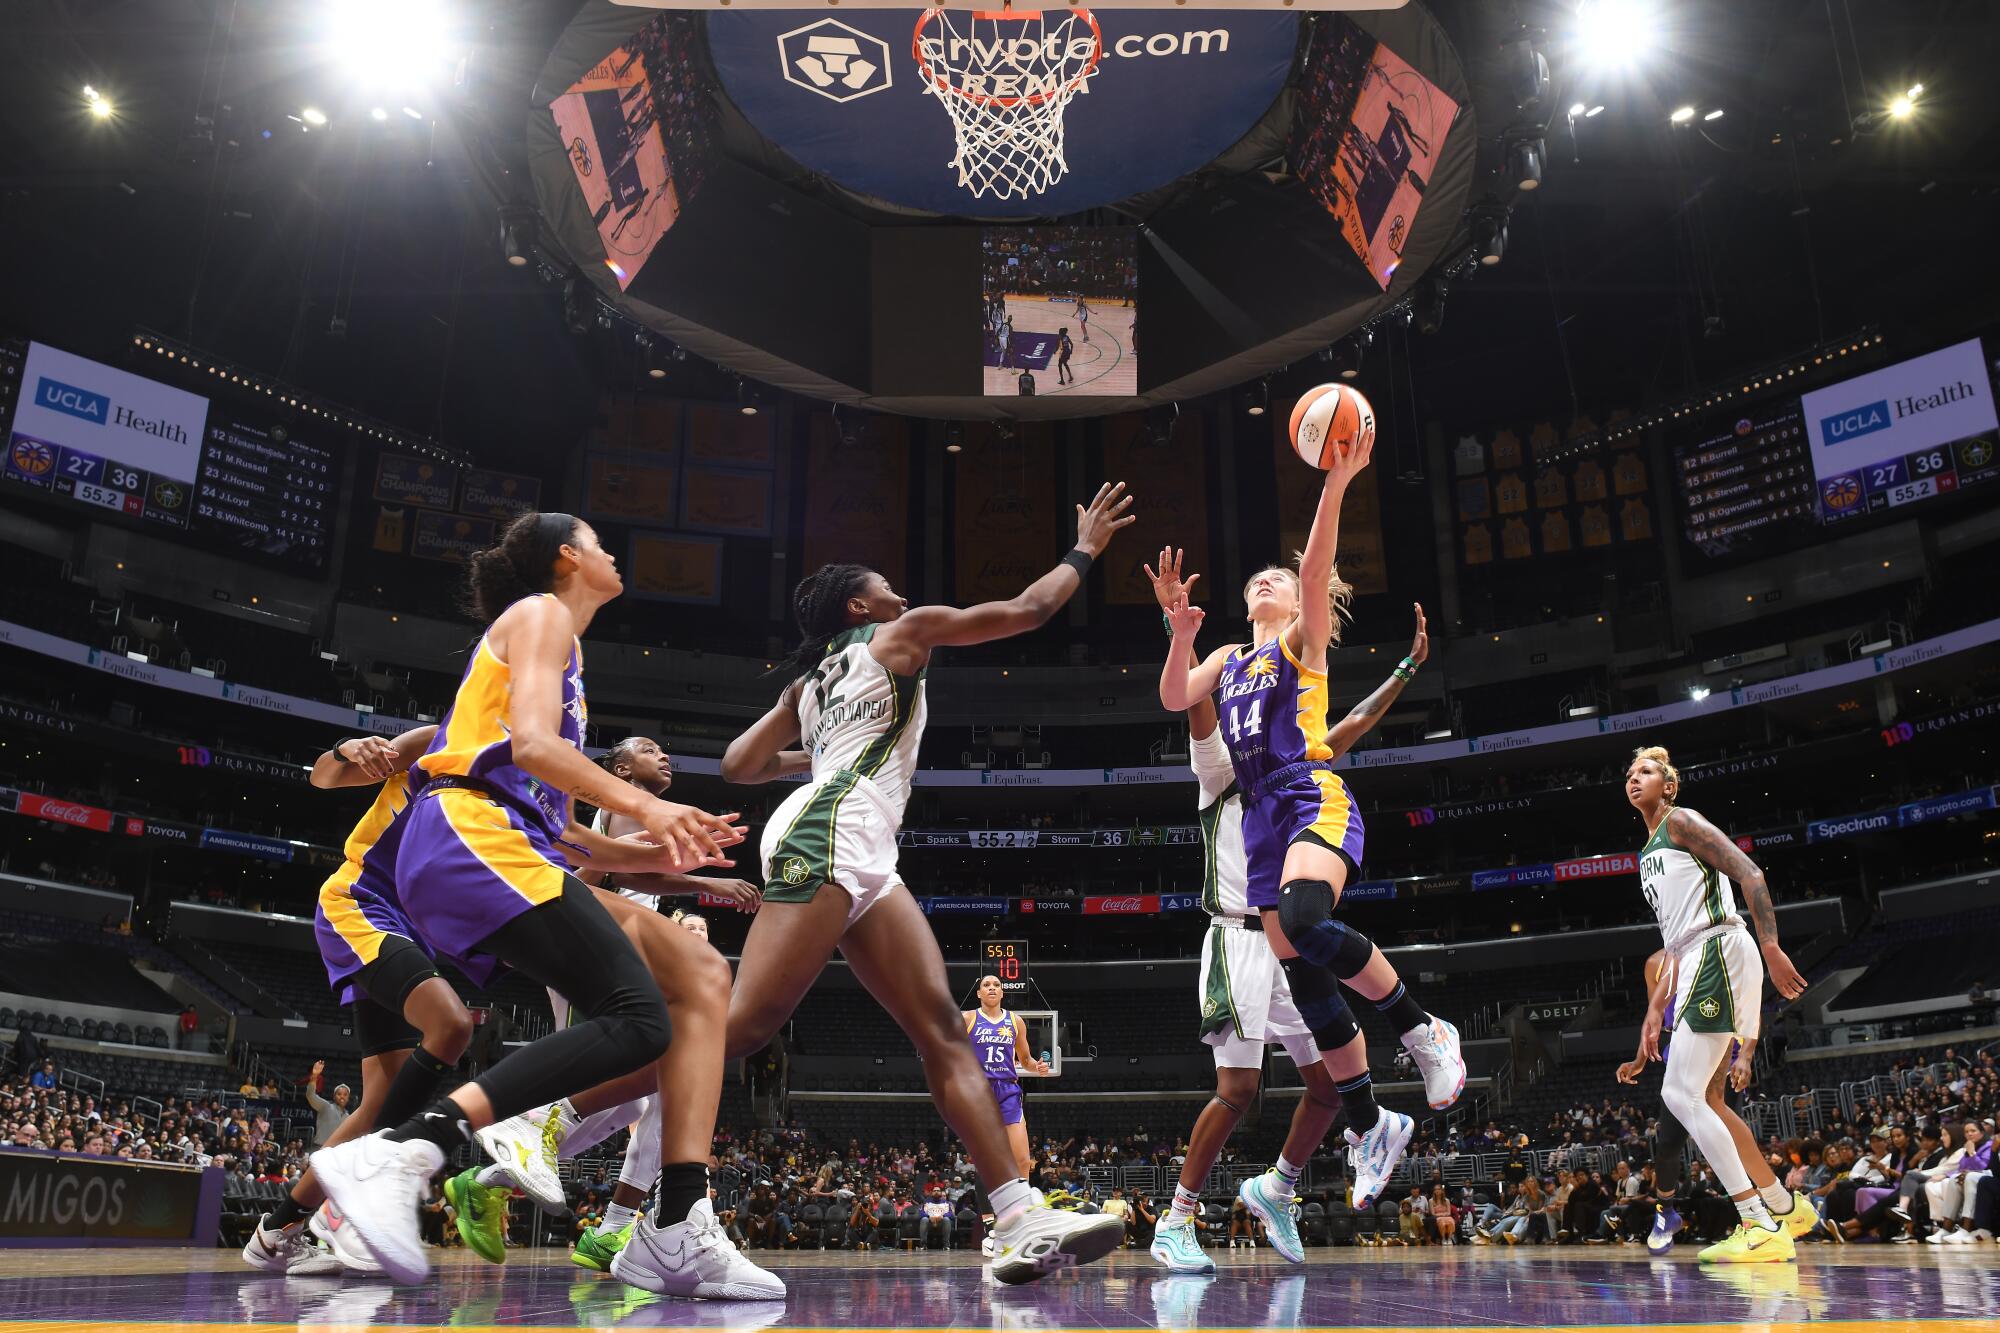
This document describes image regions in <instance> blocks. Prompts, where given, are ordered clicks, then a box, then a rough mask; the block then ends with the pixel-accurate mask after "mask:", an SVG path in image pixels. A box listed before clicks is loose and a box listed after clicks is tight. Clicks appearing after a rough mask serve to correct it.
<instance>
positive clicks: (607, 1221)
mask: <svg viewBox="0 0 2000 1333" xmlns="http://www.w3.org/2000/svg"><path fill="white" fill-rule="evenodd" d="M689 1207H693V1205H692V1204H690V1205H689ZM638 1215H639V1210H638V1209H636V1208H627V1207H626V1206H625V1205H624V1204H622V1203H614V1204H612V1205H611V1206H610V1207H608V1208H606V1209H605V1210H604V1220H603V1221H602V1222H599V1223H598V1224H597V1234H598V1235H600V1236H610V1235H615V1234H617V1233H618V1232H620V1231H623V1230H624V1229H625V1224H626V1223H628V1222H630V1221H631V1220H632V1219H633V1218H635V1217H637V1216H638ZM681 1216H682V1217H686V1216H687V1213H686V1212H685V1211H683V1212H682V1213H681Z"/></svg>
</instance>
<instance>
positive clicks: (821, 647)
mask: <svg viewBox="0 0 2000 1333" xmlns="http://www.w3.org/2000/svg"><path fill="white" fill-rule="evenodd" d="M874 572H875V571H874V570H872V569H870V568H868V566H866V565H821V566H820V567H819V568H818V569H816V570H814V571H813V572H812V573H810V574H808V575H806V576H805V577H804V578H803V579H800V580H799V586H798V587H796V588H794V589H792V615H793V616H794V617H795V618H796V619H797V620H798V622H799V633H800V634H801V635H802V636H803V637H802V638H801V639H800V641H799V646H798V647H796V648H794V649H792V651H791V652H790V653H788V654H786V656H785V659H784V660H783V661H781V662H779V663H778V665H777V666H776V667H775V668H773V669H772V674H773V675H782V676H783V677H784V678H785V680H786V681H787V682H788V683H789V682H791V681H794V680H797V679H798V678H799V677H800V676H803V675H804V674H805V673H806V672H808V671H810V670H812V669H813V668H814V667H816V666H818V665H819V662H820V659H821V658H822V657H824V656H826V644H827V640H829V639H831V638H833V637H834V636H835V635H837V634H839V633H840V632H841V631H842V630H844V629H846V628H847V603H848V599H849V598H852V597H854V596H855V595H857V594H858V593H859V592H860V591H861V587H862V585H863V584H864V583H866V582H867V581H868V576H869V575H870V574H873V573H874Z"/></svg>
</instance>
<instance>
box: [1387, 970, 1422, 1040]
mask: <svg viewBox="0 0 2000 1333" xmlns="http://www.w3.org/2000/svg"><path fill="white" fill-rule="evenodd" d="M1375 1012H1376V1013H1378V1014H1382V1015H1384V1016H1386V1017H1387V1018H1388V1020H1389V1021H1390V1022H1391V1023H1392V1024H1394V1025H1395V1028H1396V1031H1397V1032H1398V1033H1401V1034H1402V1035H1404V1036H1408V1035H1409V1033H1410V1031H1411V1030H1412V1029H1414V1028H1421V1027H1429V1026H1430V1021H1431V1016H1430V1015H1429V1014H1427V1013H1425V1012H1424V1007H1423V1006H1422V1005H1420V1004H1418V1003H1417V1002H1416V1001H1415V1000H1413V999H1411V998H1410V992H1409V991H1408V990H1406V989H1404V987H1403V983H1402V982H1400V981H1398V982H1397V983H1396V989H1394V990H1392V991H1390V992H1389V993H1388V994H1387V995H1384V996H1383V997H1382V998H1381V999H1379V1000H1377V1001H1375Z"/></svg>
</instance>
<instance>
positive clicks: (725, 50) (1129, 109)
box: [526, 0, 1478, 418]
mask: <svg viewBox="0 0 2000 1333" xmlns="http://www.w3.org/2000/svg"><path fill="white" fill-rule="evenodd" d="M527 100H528V109H527V122H526V138H527V143H528V148H529V161H530V165H531V172H532V177H533V191H534V203H535V207H536V210H537V212H538V213H539V215H540V221H541V224H542V225H541V228H540V231H541V236H540V247H541V252H542V257H543V259H544V260H545V261H546V262H548V263H549V264H550V265H552V266H555V267H559V268H564V269H567V270H569V271H570V274H571V279H572V281H573V282H574V283H576V284H577V285H576V286H575V287H574V288H573V290H574V291H575V292H577V293H579V294H581V295H582V296H584V297H586V298H595V299H598V300H601V301H603V302H604V303H606V304H608V305H611V306H615V307H616V308H617V309H618V310H619V311H620V312H621V313H622V314H624V315H625V316H627V317H628V318H630V319H632V320H635V321H636V322H638V323H639V324H640V325H642V326H644V327H646V328H648V329H651V330H653V331H656V332H657V333H660V334H662V335H664V336H666V337H668V338H671V339H673V340H674V341H675V342H677V343H678V344H680V345H681V346H684V347H685V348H687V349H688V350H689V351H691V352H693V353H695V354H697V355H700V356H703V357H707V358H710V359H712V360H715V361H717V362H719V363H720V364H722V365H724V366H726V367H728V368H730V369H732V370H735V371H737V372H739V373H741V374H743V375H745V376H746V377H749V378H751V379H754V380H758V381H762V382H765V383H769V384H772V385H776V386H778V387H780V388H784V389H789V390H792V391H796V392H800V393H805V394H809V395H811V396H813V397H816V398H821V399H825V400H829V401H833V402H839V403H850V404H859V405H865V406H867V407H870V408H875V409H880V410H888V411H897V412H907V413H916V414H928V415H935V416H955V417H989V418H991V417H1023V418H1029V417H1042V418H1046V417H1063V416H1086V415H1098V414H1102V413H1105V412H1110V411H1116V410H1120V409H1127V408H1132V407H1138V406H1146V405H1151V404H1162V403H1168V402H1173V401H1178V400H1180V399H1183V398H1187V397H1190V396H1193V395H1196V394H1200V393H1203V392H1208V391H1212V390H1215V389H1218V388H1222V387H1226V386H1228V385H1230V384H1234V383H1238V382H1240V381H1242V380H1244V379H1246V378H1249V377H1251V376H1253V375H1257V374H1260V373H1265V372H1268V371H1271V370H1274V369H1276V368H1278V367H1280V366H1283V365H1286V364H1289V363H1290V362H1292V361H1293V360H1297V359H1301V358H1303V357H1304V356H1305V355H1307V354H1309V353H1312V352H1316V351H1318V350H1319V349H1321V348H1323V347H1325V346H1327V345H1328V344H1329V343H1330V342H1332V341H1334V340H1335V339H1336V338H1338V337H1340V336H1341V335H1343V334H1345V333H1348V332H1350V331H1352V330H1353V329H1355V328H1357V327H1359V326H1361V325H1363V324H1366V323H1368V322H1369V321H1371V320H1373V319H1376V318H1379V317H1381V316H1382V315H1383V314H1384V313H1386V312H1388V311H1390V310H1392V309H1394V308H1396V307H1397V306H1398V305H1399V304H1404V303H1406V302H1407V300H1408V299H1409V295H1410V292H1411V289H1412V288H1413V287H1414V286H1415V285H1416V284H1417V283H1418V282H1419V281H1420V280H1421V279H1422V278H1423V277H1424V276H1425V275H1426V274H1428V273H1430V272H1431V271H1433V270H1434V269H1435V268H1437V267H1439V266H1440V265H1441V264H1442V265H1445V266H1451V265H1453V264H1454V262H1455V257H1456V258H1462V255H1461V253H1460V252H1461V251H1464V250H1465V249H1466V246H1465V237H1464V231H1463V227H1464V214H1465V206H1466V201H1467V196H1468V194H1469V192H1470V190H1471V186H1472V180H1473V177H1474V175H1475V160H1476V157H1477V153H1478V132H1477V128H1476V125H1475V116H1474V114H1473V101H1474V98H1473V93H1472V89H1471V88H1470V87H1469V84H1468V79H1467V76H1466V73H1465V71H1464V70H1463V69H1462V68H1461V65H1460V61H1459V58H1458V54H1457V52H1456V51H1455V50H1454V49H1453V46H1452V44H1451V42H1450V40H1449V39H1448V38H1447V37H1446V35H1445V33H1444V32H1443V30H1442V29H1441V28H1440V27H1439V25H1438V24H1437V22H1436V21H1435V20H1434V19H1433V17H1432V16H1431V14H1430V13H1429V12H1428V11H1427V10H1426V9H1425V8H1424V7H1423V6H1422V5H1421V4H1418V3H1409V4H1403V5H1388V4H1372V3H1367V2H1366V0H1364V2H1363V3H1306V4H1287V3H1282V2H1281V0H1268V2H1265V0H1259V2H1258V3H1247V4H1236V5H1229V6H1212V7H1205V8H1197V7H1173V8H1155V7H1141V6H1135V5H1130V4H1124V3H1116V4H1109V5H1097V6H1093V7H1090V8H1084V7H1081V6H1068V5H1062V6H1046V7H1045V6H1044V5H1041V4H1038V3H1037V4H1017V5H1013V6H1011V7H1008V8H1004V9H992V8H975V7H973V6H971V5H967V4H959V3H949V4H932V5H928V6H926V5H910V4H907V3H898V4H877V3H864V4H860V5H852V4H850V5H846V6H843V7H840V8H838V9H835V8H832V7H830V6H827V5H823V4H809V3H804V2H803V0H801V2H800V3H785V4H775V5H759V6H755V7H750V6H744V5H740V4H739V5H728V4H724V3H721V0H713V2H706V0H705V2H703V3H674V4H667V5H637V4H622V3H614V0H586V2H585V3H583V4H582V5H580V6H579V7H578V8H577V10H576V12H575V14H574V16H573V17H572V19H571V20H570V22H569V24H568V26H567V28H566V29H565V30H564V31H563V33H562V35H561V37H560V39H559V40H558V41H557V42H556V44H555V46H554V48H553V50H551V51H550V53H549V55H548V58H547V60H546V62H545V64H544V66H543V68H542V70H541V73H540V76H539V77H538V78H537V79H536V81H535V84H534V87H533V90H532V92H531V93H530V95H529V96H528V99H527ZM1030 224H1032V225H1030ZM996 253H1004V254H1005V255H1007V256H1008V258H1009V260H1010V261H1011V262H1009V263H1004V264H1002V265H1000V266H999V267H998V268H997V269H996V267H995V264H994V262H993V259H994V256H995V254H996ZM1086 332H1088V333H1089V335H1090V336H1089V337H1088V339H1086V338H1085V337H1084V334H1085V333H1086ZM1066 345H1067V348H1068V350H1067V352H1065V346H1066Z"/></svg>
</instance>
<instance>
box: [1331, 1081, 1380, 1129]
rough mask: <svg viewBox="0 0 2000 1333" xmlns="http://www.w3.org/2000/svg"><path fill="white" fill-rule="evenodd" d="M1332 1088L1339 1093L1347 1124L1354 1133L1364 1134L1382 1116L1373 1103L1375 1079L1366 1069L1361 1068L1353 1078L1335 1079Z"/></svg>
mask: <svg viewBox="0 0 2000 1333" xmlns="http://www.w3.org/2000/svg"><path fill="white" fill-rule="evenodd" d="M1333 1090H1334V1091H1335V1092H1337V1093H1339V1094H1340V1104H1341V1105H1342V1106H1343V1107H1344V1108H1346V1111H1347V1126H1348V1128H1349V1129H1351V1130H1353V1131H1354V1132H1355V1133H1356V1134H1366V1133H1367V1132H1368V1131H1369V1130H1371V1129H1373V1128H1375V1122H1376V1121H1377V1120H1380V1119H1381V1118H1382V1111H1381V1108H1379V1107H1377V1106H1376V1105H1375V1080H1374V1079H1372V1078H1370V1077H1369V1075H1368V1071H1367V1070H1365V1069H1364V1070H1362V1071H1361V1072H1360V1073H1359V1074H1356V1075H1355V1076H1354V1077H1353V1078H1350V1079H1346V1080H1343V1081H1337V1082H1335V1083H1334V1085H1333Z"/></svg>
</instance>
